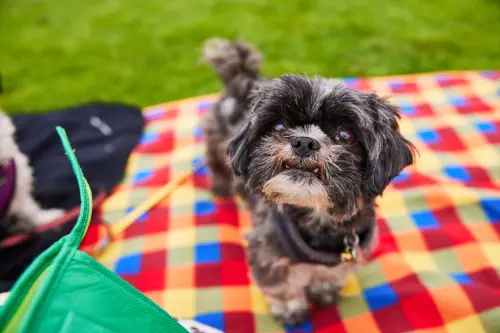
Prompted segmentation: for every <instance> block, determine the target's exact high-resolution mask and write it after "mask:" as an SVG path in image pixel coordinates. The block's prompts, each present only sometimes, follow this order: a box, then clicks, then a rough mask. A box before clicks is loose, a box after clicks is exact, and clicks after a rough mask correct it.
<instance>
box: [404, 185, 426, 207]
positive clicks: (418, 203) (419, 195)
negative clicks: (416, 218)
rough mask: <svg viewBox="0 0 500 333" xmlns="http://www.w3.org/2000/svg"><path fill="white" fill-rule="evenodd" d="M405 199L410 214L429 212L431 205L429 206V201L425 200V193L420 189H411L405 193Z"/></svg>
mask: <svg viewBox="0 0 500 333" xmlns="http://www.w3.org/2000/svg"><path fill="white" fill-rule="evenodd" d="M403 198H404V202H405V206H406V210H407V211H408V212H419V211H427V210H429V205H428V204H427V200H426V199H425V195H424V192H422V191H421V190H419V189H411V190H407V191H405V193H404V195H403Z"/></svg>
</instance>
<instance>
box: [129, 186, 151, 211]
mask: <svg viewBox="0 0 500 333" xmlns="http://www.w3.org/2000/svg"><path fill="white" fill-rule="evenodd" d="M150 196H151V191H150V190H149V189H147V188H134V189H133V190H132V191H131V192H130V194H129V199H128V206H129V207H135V206H137V205H139V204H141V203H142V202H144V201H145V200H146V199H148V198H149V197H150Z"/></svg>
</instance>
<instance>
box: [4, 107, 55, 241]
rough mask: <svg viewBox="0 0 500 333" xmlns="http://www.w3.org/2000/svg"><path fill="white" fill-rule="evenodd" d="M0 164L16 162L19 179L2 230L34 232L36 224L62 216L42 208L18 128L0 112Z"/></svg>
mask: <svg viewBox="0 0 500 333" xmlns="http://www.w3.org/2000/svg"><path fill="white" fill-rule="evenodd" d="M0 130H1V134H0V164H2V165H4V164H5V163H8V161H9V160H10V159H12V158H13V159H14V161H15V165H16V180H15V189H14V194H13V198H12V200H11V203H10V206H9V208H8V209H7V212H6V213H5V215H4V216H1V217H0V222H1V223H2V225H1V228H2V229H4V230H5V231H7V233H16V232H19V231H31V230H32V229H33V227H36V226H37V225H41V224H45V223H48V222H51V221H53V220H55V219H57V218H58V217H60V216H62V215H63V213H64V211H63V210H60V209H42V208H41V207H40V205H39V204H38V203H37V202H36V201H35V199H34V198H33V195H32V191H33V181H34V179H33V171H32V169H31V167H30V165H29V161H28V158H27V157H26V155H24V154H23V153H22V152H21V151H20V150H19V147H18V145H17V143H16V139H15V127H14V124H13V123H12V120H11V119H10V117H9V116H8V115H6V114H5V113H3V112H2V111H1V110H0Z"/></svg>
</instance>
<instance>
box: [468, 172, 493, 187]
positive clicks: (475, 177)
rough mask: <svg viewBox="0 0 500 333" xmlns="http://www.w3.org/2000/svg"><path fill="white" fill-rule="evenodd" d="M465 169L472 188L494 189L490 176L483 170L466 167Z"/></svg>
mask: <svg viewBox="0 0 500 333" xmlns="http://www.w3.org/2000/svg"><path fill="white" fill-rule="evenodd" d="M466 169H467V173H468V174H469V175H470V177H471V183H472V184H474V186H481V187H495V184H493V182H492V181H491V179H490V175H489V174H488V172H486V170H485V169H484V168H480V167H468V168H466Z"/></svg>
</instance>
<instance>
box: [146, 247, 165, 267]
mask: <svg viewBox="0 0 500 333" xmlns="http://www.w3.org/2000/svg"><path fill="white" fill-rule="evenodd" d="M166 266H167V253H166V251H165V250H159V251H154V252H146V253H143V254H142V260H141V271H142V270H149V269H153V268H162V269H164V268H165V267H166Z"/></svg>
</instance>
